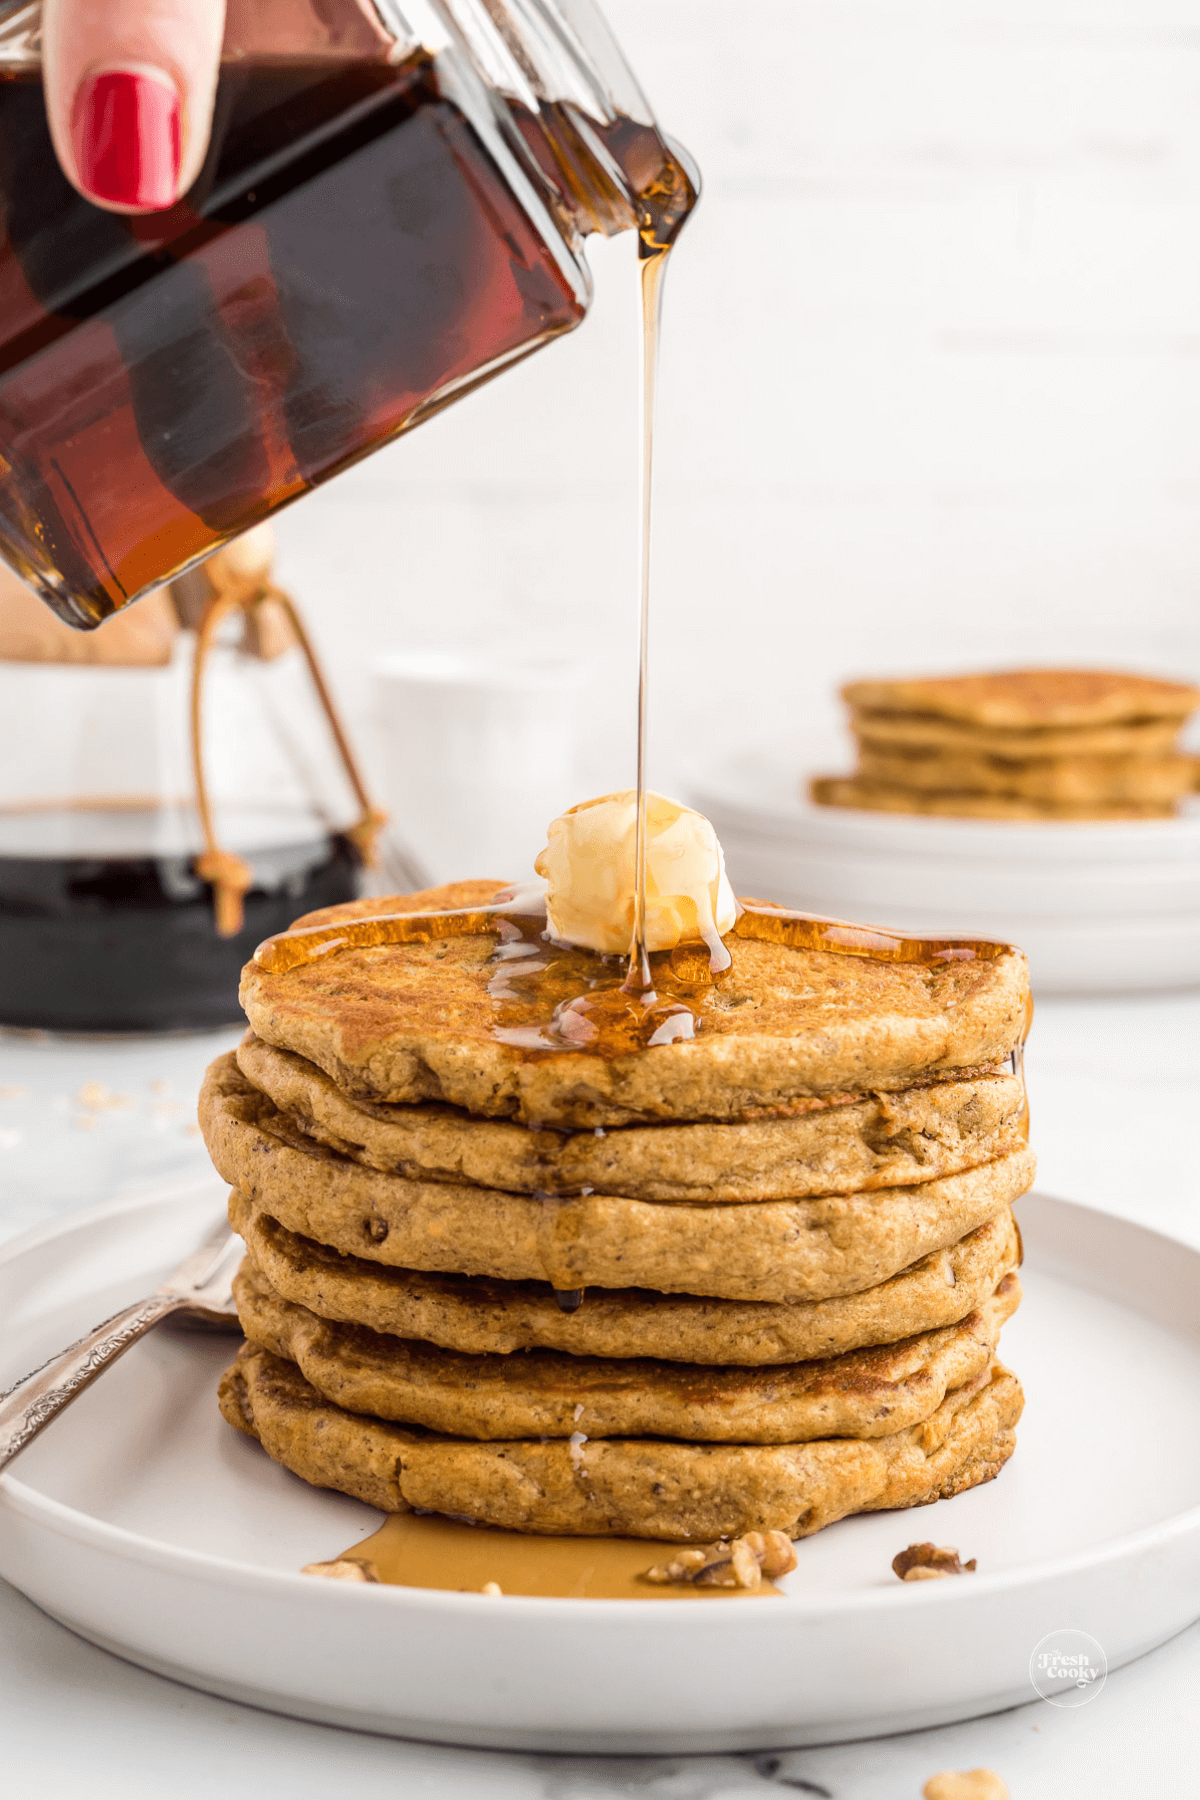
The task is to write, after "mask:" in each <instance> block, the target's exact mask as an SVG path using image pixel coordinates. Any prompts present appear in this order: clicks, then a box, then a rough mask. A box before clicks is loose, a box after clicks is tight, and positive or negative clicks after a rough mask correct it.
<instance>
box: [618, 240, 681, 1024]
mask: <svg viewBox="0 0 1200 1800" xmlns="http://www.w3.org/2000/svg"><path fill="white" fill-rule="evenodd" d="M669 255H670V245H669V244H667V245H663V246H658V245H655V244H648V243H647V240H646V238H645V236H643V237H642V238H641V239H640V240H639V242H638V264H639V267H638V273H639V276H640V278H641V293H642V362H641V414H642V445H641V489H642V509H641V518H640V523H639V543H638V549H639V562H640V571H641V592H640V599H639V610H638V691H637V837H636V840H635V849H634V894H633V941H632V943H631V944H630V946H629V967H628V970H627V971H626V975H625V980H624V983H623V991H624V992H625V993H626V994H630V995H632V996H634V997H635V998H638V999H641V1000H642V1001H643V1003H644V1004H647V1005H651V1004H653V1002H654V999H655V997H656V996H655V993H654V983H653V980H652V977H651V974H650V957H649V953H648V952H647V949H646V757H647V751H648V748H649V745H648V725H649V698H650V548H651V540H650V518H651V496H652V488H653V480H654V402H655V395H656V390H657V385H658V339H659V328H660V326H661V324H662V292H663V280H664V277H665V276H666V272H667V258H668V256H669Z"/></svg>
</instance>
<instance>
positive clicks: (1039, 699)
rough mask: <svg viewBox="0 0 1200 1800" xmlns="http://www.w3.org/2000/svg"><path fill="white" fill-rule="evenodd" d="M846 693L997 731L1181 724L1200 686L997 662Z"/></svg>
mask: <svg viewBox="0 0 1200 1800" xmlns="http://www.w3.org/2000/svg"><path fill="white" fill-rule="evenodd" d="M842 698H843V699H844V700H845V701H847V702H848V704H849V705H851V706H853V707H858V708H862V709H865V710H868V711H870V712H873V713H891V714H896V713H903V714H909V715H912V714H916V715H917V716H919V717H925V718H935V719H955V720H961V721H963V722H965V723H968V724H971V725H979V726H984V727H986V728H994V729H1000V730H1013V729H1016V730H1031V729H1037V730H1045V729H1048V728H1050V727H1064V726H1066V727H1082V726H1101V725H1112V724H1120V723H1125V722H1134V721H1141V720H1149V719H1175V720H1178V721H1179V722H1180V723H1181V724H1182V722H1183V720H1184V719H1186V718H1187V717H1188V716H1189V714H1190V713H1193V712H1194V711H1195V710H1196V708H1197V707H1198V706H1200V688H1194V687H1190V686H1186V685H1184V684H1183V683H1182V682H1176V681H1156V680H1154V679H1153V678H1152V677H1149V676H1145V675H1129V674H1126V673H1124V672H1122V671H1120V670H1105V669H997V670H993V671H990V672H987V673H984V674H979V675H942V676H928V677H925V678H923V679H921V678H918V679H913V680H908V681H852V682H850V683H849V684H848V685H847V686H846V687H844V688H843V689H842Z"/></svg>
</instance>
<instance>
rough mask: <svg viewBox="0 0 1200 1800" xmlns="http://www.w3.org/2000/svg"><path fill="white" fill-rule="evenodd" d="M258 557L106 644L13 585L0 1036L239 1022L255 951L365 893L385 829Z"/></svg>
mask: <svg viewBox="0 0 1200 1800" xmlns="http://www.w3.org/2000/svg"><path fill="white" fill-rule="evenodd" d="M263 529H264V530H265V531H266V532H267V534H268V536H269V528H263ZM253 535H254V536H255V537H260V536H261V534H260V533H255V534H253ZM243 544H244V540H243ZM242 549H243V545H242V544H238V545H232V546H230V547H229V548H228V549H226V550H223V551H222V552H221V553H220V554H218V555H217V556H216V557H214V558H213V559H212V560H211V561H210V562H209V563H207V564H206V565H205V567H204V569H203V570H200V571H197V572H196V573H195V574H193V575H189V576H186V577H184V578H183V581H182V582H181V583H180V584H178V590H179V591H177V590H176V588H175V587H172V589H170V590H169V591H168V590H164V591H163V592H161V593H158V594H155V595H153V596H151V597H149V598H148V599H147V600H146V601H144V602H143V604H142V605H141V606H138V607H136V608H135V609H134V610H133V611H132V612H131V613H129V614H126V615H124V616H122V617H121V618H119V619H115V620H113V621H112V623H111V624H110V625H108V626H107V627H106V628H105V630H104V631H102V632H100V633H98V634H97V635H95V636H94V637H93V636H81V635H80V634H79V633H78V632H74V631H68V630H67V629H66V628H65V626H63V625H62V624H60V623H59V622H58V620H56V619H53V618H51V617H50V616H49V615H48V614H47V613H46V612H45V610H44V608H42V607H41V606H39V605H38V603H37V601H36V600H35V599H34V598H33V596H32V595H31V594H29V593H28V592H27V591H26V590H25V589H24V588H22V587H21V584H20V583H19V582H18V581H17V579H16V577H15V576H14V575H12V574H10V573H9V572H8V571H7V570H3V569H2V568H0V1026H18V1027H26V1028H29V1027H32V1028H36V1029H49V1030H59V1031H106V1032H111V1031H164V1030H197V1029H202V1028H205V1027H210V1026H217V1025H227V1024H233V1023H235V1022H236V1021H237V1020H238V1019H239V1017H240V1008H239V1006H238V1000H237V992H238V979H239V975H240V973H241V968H242V965H243V964H244V963H245V962H246V961H247V960H248V958H249V957H250V956H251V955H252V954H253V951H254V947H255V945H256V944H257V943H259V942H260V941H261V940H262V939H263V937H265V936H269V935H270V934H271V933H273V932H276V931H283V930H286V929H287V927H288V926H289V925H290V924H291V923H292V921H293V919H295V918H296V917H297V916H298V915H299V914H301V913H305V912H309V911H312V910H315V909H316V908H318V907H322V906H331V905H337V904H339V903H341V902H343V901H346V900H351V899H354V898H355V897H356V896H357V894H358V892H359V891H360V873H361V869H362V866H363V863H364V861H365V860H367V859H368V858H369V856H370V853H371V850H372V846H373V839H374V835H375V832H376V830H377V829H378V827H379V825H380V824H381V823H382V815H381V814H378V813H377V812H375V810H374V809H373V808H372V807H371V806H370V805H369V802H368V801H367V799H366V796H365V794H364V792H363V789H362V783H361V779H360V778H359V776H358V773H357V770H356V768H355V766H354V762H353V758H352V757H351V756H350V754H349V749H348V746H347V745H346V744H345V740H344V738H343V737H341V736H340V729H341V728H340V725H339V724H338V722H337V720H336V715H333V714H332V713H330V717H329V719H328V722H327V721H326V720H323V719H322V717H321V714H322V711H323V710H325V709H324V708H323V706H322V694H321V691H320V689H319V688H318V687H317V686H314V683H313V679H312V676H313V673H314V670H313V668H312V666H310V665H309V664H308V663H307V658H306V645H307V639H306V637H305V636H304V632H303V624H302V622H300V621H299V620H298V619H297V618H296V616H295V614H294V609H293V608H292V607H291V603H290V601H289V599H288V597H287V595H286V594H284V593H282V592H281V590H279V589H277V588H275V587H274V586H273V585H272V583H271V581H270V575H269V568H267V567H265V566H263V565H262V564H261V563H260V564H259V565H257V566H256V565H255V564H254V563H253V562H252V561H250V562H248V561H247V559H246V558H245V556H243V557H242V559H241V562H240V564H239V563H238V562H237V561H236V558H237V556H238V553H239V552H241V551H242ZM260 549H261V546H260ZM315 672H316V673H317V675H318V678H319V670H317V671H315ZM329 725H332V726H333V731H332V732H331V731H330V729H329ZM339 752H340V754H339Z"/></svg>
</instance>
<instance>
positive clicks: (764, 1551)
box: [646, 1531, 796, 1588]
mask: <svg viewBox="0 0 1200 1800" xmlns="http://www.w3.org/2000/svg"><path fill="white" fill-rule="evenodd" d="M795 1566H796V1552H795V1551H794V1550H793V1549H792V1543H791V1539H790V1538H789V1537H788V1535H787V1533H786V1531H748V1532H747V1533H746V1535H745V1537H736V1538H730V1539H725V1538H722V1539H721V1540H720V1542H719V1543H716V1544H697V1545H696V1547H695V1549H688V1550H681V1551H680V1552H679V1555H678V1556H677V1557H675V1558H674V1560H673V1561H672V1562H669V1563H656V1564H655V1565H654V1567H653V1568H652V1569H647V1570H646V1580H647V1581H654V1582H660V1583H666V1582H680V1583H683V1584H685V1585H690V1586H692V1587H721V1588H756V1587H761V1586H762V1584H763V1581H764V1579H765V1580H767V1581H771V1580H772V1579H773V1578H774V1577H775V1576H776V1575H787V1574H788V1573H789V1572H790V1571H791V1570H792V1569H794V1568H795Z"/></svg>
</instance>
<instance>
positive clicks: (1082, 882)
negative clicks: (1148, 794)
mask: <svg viewBox="0 0 1200 1800" xmlns="http://www.w3.org/2000/svg"><path fill="white" fill-rule="evenodd" d="M800 788H801V782H800V780H799V778H798V777H796V776H794V775H793V774H792V773H790V772H789V771H788V770H787V769H786V768H784V767H782V766H781V765H780V764H779V763H778V762H770V761H765V760H763V759H761V758H754V757H750V758H745V759H743V760H742V761H740V762H735V763H733V764H731V765H730V766H729V767H728V768H727V769H725V770H723V771H722V772H720V773H719V774H715V775H713V776H712V777H711V778H709V779H707V780H703V781H700V782H697V783H695V784H694V786H693V790H692V795H691V798H692V800H693V803H694V804H695V805H696V806H698V807H699V808H700V809H701V811H702V812H704V813H705V814H706V815H707V816H708V817H709V818H710V819H711V820H712V822H713V824H714V825H715V827H716V829H717V832H718V834H719V836H720V838H721V842H722V844H723V845H724V847H725V854H726V858H727V861H728V865H729V870H730V876H731V879H732V881H733V883H734V886H735V888H736V889H737V890H738V892H740V893H743V894H758V895H761V896H762V897H763V898H766V899H772V900H776V901H778V902H779V903H780V904H782V905H785V906H796V907H799V908H801V909H802V910H805V911H808V912H816V913H823V914H825V915H826V916H828V917H832V918H839V919H864V920H868V921H870V922H871V923H872V924H878V925H891V926H894V927H896V928H898V929H900V930H904V931H916V932H920V931H928V932H937V933H948V934H953V933H959V934H962V935H970V934H971V933H979V934H980V935H981V936H986V937H1002V938H1007V939H1008V940H1009V941H1011V942H1013V943H1017V944H1020V945H1021V947H1022V948H1023V949H1024V950H1025V951H1026V953H1027V954H1028V956H1029V963H1030V970H1031V974H1032V978H1033V983H1034V986H1035V988H1037V989H1039V990H1040V991H1041V992H1043V993H1085V994H1086V993H1103V992H1117V991H1122V990H1124V991H1129V990H1138V989H1163V988H1179V987H1189V986H1192V987H1194V986H1197V985H1200V803H1198V802H1195V801H1191V802H1188V803H1187V805H1186V807H1185V811H1184V814H1183V815H1182V816H1181V817H1179V818H1177V819H1133V820H1113V821H1110V822H1101V823H1094V824H1093V823H1086V822H1079V823H1062V824H1059V823H1055V822H1054V821H1049V820H1046V821H1042V820H1038V821H1029V822H1024V821H1017V820H1013V821H1004V820H998V821H992V820H982V819H939V818H918V817H915V816H913V817H908V816H907V815H903V814H896V813H872V812H852V811H850V810H848V809H845V808H841V807H831V806H812V805H810V804H809V803H808V802H807V801H806V800H802V799H801V798H800ZM881 895H883V896H885V899H884V901H883V912H882V913H881V911H880V905H881V902H880V896H881Z"/></svg>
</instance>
